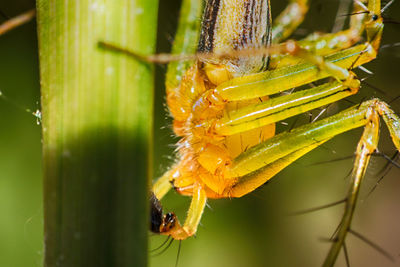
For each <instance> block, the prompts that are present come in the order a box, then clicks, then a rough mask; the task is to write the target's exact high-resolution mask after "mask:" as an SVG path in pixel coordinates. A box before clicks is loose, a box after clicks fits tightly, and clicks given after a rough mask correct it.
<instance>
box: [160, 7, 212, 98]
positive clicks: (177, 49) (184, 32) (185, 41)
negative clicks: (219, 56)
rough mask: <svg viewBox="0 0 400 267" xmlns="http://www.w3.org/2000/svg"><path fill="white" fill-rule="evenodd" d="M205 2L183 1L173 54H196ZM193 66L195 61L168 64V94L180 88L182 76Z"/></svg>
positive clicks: (166, 80) (166, 79) (166, 81)
mask: <svg viewBox="0 0 400 267" xmlns="http://www.w3.org/2000/svg"><path fill="white" fill-rule="evenodd" d="M203 5H204V1H199V0H184V1H182V6H181V11H180V15H179V22H178V29H177V31H176V35H175V40H174V43H173V46H172V53H173V54H175V55H180V54H194V53H195V52H196V46H195V45H193V44H197V43H198V39H199V35H200V24H201V21H200V20H199V19H198V18H200V17H201V14H202V12H203ZM192 65H193V61H187V60H186V61H183V60H180V61H171V62H170V63H169V64H168V69H167V74H166V78H165V84H166V87H167V93H168V91H169V90H173V89H175V88H176V87H178V86H179V84H180V82H181V79H182V76H183V75H185V72H186V70H187V69H189V68H190V66H192Z"/></svg>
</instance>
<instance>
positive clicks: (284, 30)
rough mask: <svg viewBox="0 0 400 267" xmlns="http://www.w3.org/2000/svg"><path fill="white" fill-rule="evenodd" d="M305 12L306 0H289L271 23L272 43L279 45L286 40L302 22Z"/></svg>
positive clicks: (306, 8) (306, 7) (306, 9)
mask: <svg viewBox="0 0 400 267" xmlns="http://www.w3.org/2000/svg"><path fill="white" fill-rule="evenodd" d="M307 11H308V0H291V1H290V3H289V4H288V5H287V6H286V8H285V9H284V10H283V11H282V12H281V13H280V14H279V16H278V17H277V18H276V19H275V20H274V22H273V25H272V42H273V43H280V42H282V41H283V40H285V39H286V38H288V37H289V36H290V35H291V34H292V33H293V32H294V31H295V30H296V29H297V27H298V26H299V25H300V23H302V22H303V20H304V16H305V15H306V13H307Z"/></svg>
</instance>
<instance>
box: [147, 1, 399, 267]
mask: <svg viewBox="0 0 400 267" xmlns="http://www.w3.org/2000/svg"><path fill="white" fill-rule="evenodd" d="M201 3H202V1H200V0H184V1H183V6H182V12H181V14H182V15H181V18H180V24H179V28H178V33H177V38H176V40H175V42H174V48H173V53H174V54H194V52H195V51H193V50H192V44H193V42H195V41H196V38H197V32H198V26H197V22H196V19H195V18H196V16H197V15H198V14H199V12H201V10H202V7H201ZM307 10H308V3H307V0H293V1H291V2H290V4H289V5H288V6H287V8H286V9H285V10H284V11H283V12H282V13H281V14H280V16H279V17H278V18H277V19H276V20H275V21H274V24H272V22H271V6H270V3H269V0H208V1H206V4H205V7H204V13H203V19H202V23H201V28H200V38H199V41H198V43H199V45H198V53H197V56H196V58H197V59H196V60H195V62H187V61H186V62H182V61H179V62H171V63H170V64H169V67H168V73H167V79H166V86H167V103H168V108H169V111H170V113H171V115H172V116H173V119H174V121H173V130H174V132H175V134H176V135H177V136H180V137H181V139H180V141H179V142H178V161H177V162H176V163H175V164H174V165H173V166H172V167H171V168H170V170H169V171H167V172H166V173H165V174H164V175H163V176H162V177H161V178H160V179H158V180H157V181H156V182H155V183H154V185H153V188H152V191H153V192H154V195H153V203H156V206H157V205H158V200H160V199H162V197H163V196H164V195H165V194H166V193H167V192H168V191H169V190H170V189H172V188H173V189H174V190H175V191H177V192H178V193H180V194H182V195H186V196H191V197H192V201H191V204H190V208H189V211H188V214H187V218H186V220H185V222H184V224H183V225H181V224H180V223H179V221H178V219H177V218H176V216H175V214H174V213H167V214H164V215H163V214H162V210H161V207H159V206H157V207H155V208H154V207H153V212H152V230H153V231H154V232H157V233H160V234H163V235H168V236H171V237H172V238H173V239H176V240H183V239H186V238H188V237H190V236H192V235H194V234H195V233H196V230H197V227H198V224H199V222H200V219H201V216H202V213H203V210H204V207H205V205H206V201H207V198H234V197H241V196H243V195H246V194H248V193H250V192H252V191H253V190H255V189H256V188H258V187H260V186H261V185H263V184H264V183H265V182H267V181H268V180H269V179H271V178H272V177H273V176H274V175H276V174H277V173H278V172H279V171H281V170H282V169H283V168H285V167H286V166H288V165H289V164H291V163H292V162H294V161H295V160H297V159H298V158H299V157H301V156H303V155H304V154H306V153H307V152H309V151H311V150H313V149H314V148H316V147H318V146H320V145H321V144H323V143H324V142H326V141H328V140H330V139H331V138H333V137H334V136H336V135H338V134H341V133H343V132H346V131H349V130H351V129H354V128H357V127H364V132H363V134H362V136H361V139H360V141H359V143H358V147H357V150H356V159H355V162H354V168H353V173H352V181H351V187H350V189H349V192H348V196H347V198H346V207H345V212H344V215H343V218H342V221H341V224H340V227H339V229H338V231H337V233H336V236H335V238H334V242H333V243H332V246H331V249H330V252H329V254H328V256H327V258H326V259H325V262H324V266H332V265H333V264H334V262H335V260H336V258H337V255H338V253H339V251H340V248H341V247H342V246H343V242H344V240H345V237H346V234H347V232H348V230H349V228H350V224H351V220H352V216H353V213H354V209H355V205H356V200H357V195H358V192H359V188H360V184H361V182H362V179H363V177H364V174H365V171H366V168H367V166H368V162H369V159H370V156H371V154H372V153H373V152H374V151H375V150H376V148H377V143H378V139H379V121H380V118H382V119H383V121H384V122H385V123H386V125H387V127H388V129H389V132H390V135H391V137H392V140H393V143H394V145H395V147H396V148H397V150H400V119H399V117H398V116H397V115H396V114H394V112H393V111H392V110H391V109H390V108H389V106H388V105H387V104H386V103H385V102H382V101H380V100H379V99H372V100H368V101H365V102H363V103H361V104H360V105H357V106H354V107H351V108H349V109H347V110H344V111H342V112H339V113H337V114H336V115H333V116H331V117H328V118H325V119H322V120H319V121H315V122H313V123H310V124H306V125H303V126H301V127H298V128H295V129H293V130H292V131H290V132H282V133H278V134H276V133H275V123H277V122H279V121H281V120H284V119H287V118H289V117H292V116H295V115H298V114H301V113H304V112H307V111H310V110H312V109H315V108H319V107H322V106H325V105H328V104H330V103H333V102H336V101H338V100H340V99H343V98H346V97H348V96H351V95H353V94H356V93H357V92H358V90H359V88H360V80H359V79H358V78H357V76H356V75H355V74H354V73H353V72H352V69H353V68H355V67H358V66H360V65H362V64H365V63H367V62H369V61H371V60H373V59H374V58H375V57H376V56H377V52H378V50H379V46H380V41H381V36H382V31H383V19H382V17H381V1H379V0H360V1H358V0H355V1H354V4H353V11H352V14H353V16H352V17H351V20H350V24H349V28H348V29H346V30H343V31H340V32H337V33H333V34H322V35H318V36H315V35H312V36H310V37H308V38H305V39H304V40H300V41H293V40H290V41H286V42H284V43H281V44H279V43H280V42H281V41H282V40H284V39H286V38H287V37H288V36H290V35H291V33H292V32H293V31H294V30H295V29H296V27H297V26H298V25H299V24H300V23H301V22H302V20H303V18H304V16H305V14H306V12H307ZM363 35H365V37H366V41H365V42H362V43H359V42H360V40H362V36H363ZM160 58H162V57H160ZM318 80H321V81H320V82H319V85H318V86H314V87H312V86H309V88H306V89H303V90H299V91H295V92H294V93H291V94H286V95H280V94H279V93H281V92H284V91H288V90H290V89H292V88H296V87H300V86H303V87H305V86H306V85H308V84H310V83H312V82H314V81H318ZM303 87H302V88H303Z"/></svg>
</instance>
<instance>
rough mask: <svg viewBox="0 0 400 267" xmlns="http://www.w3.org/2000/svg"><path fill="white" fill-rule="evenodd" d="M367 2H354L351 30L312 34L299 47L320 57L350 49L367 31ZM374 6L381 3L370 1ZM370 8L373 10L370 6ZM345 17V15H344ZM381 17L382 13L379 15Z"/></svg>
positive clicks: (300, 42) (301, 41)
mask: <svg viewBox="0 0 400 267" xmlns="http://www.w3.org/2000/svg"><path fill="white" fill-rule="evenodd" d="M363 2H364V3H365V2H366V1H353V10H352V12H351V15H350V16H351V18H350V24H349V28H348V29H345V30H341V31H338V32H336V33H326V34H318V33H317V34H315V33H312V34H310V35H309V36H307V37H306V38H304V39H303V40H300V41H299V45H300V46H301V47H303V48H305V49H307V50H310V51H313V52H314V53H316V54H318V55H327V54H330V53H333V52H335V51H338V50H341V49H344V48H348V47H350V46H352V45H353V44H355V43H356V42H358V41H359V40H360V39H361V35H362V33H363V31H364V30H365V21H366V20H367V19H368V12H369V11H368V9H367V10H365V8H366V7H365V5H364V3H363ZM370 2H371V4H373V5H377V4H378V5H379V4H380V3H377V2H373V1H370ZM370 8H372V7H371V6H370ZM343 15H345V14H343ZM378 15H380V12H379V13H378Z"/></svg>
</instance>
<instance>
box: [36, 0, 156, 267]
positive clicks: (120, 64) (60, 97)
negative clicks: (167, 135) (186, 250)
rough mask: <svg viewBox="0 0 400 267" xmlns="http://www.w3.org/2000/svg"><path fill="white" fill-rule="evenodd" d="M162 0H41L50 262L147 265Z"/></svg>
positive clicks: (47, 239)
mask: <svg viewBox="0 0 400 267" xmlns="http://www.w3.org/2000/svg"><path fill="white" fill-rule="evenodd" d="M157 5H158V4H157V0H131V1H128V0H80V1H67V0H39V1H38V2H37V11H38V34H39V50H40V51H39V53H40V55H39V57H40V69H41V70H40V75H41V94H42V96H41V101H42V118H43V120H42V125H43V126H42V127H43V128H42V129H43V168H44V213H45V218H44V220H45V221H44V223H45V259H44V262H45V266H146V264H147V230H148V199H147V190H148V177H149V176H151V166H152V165H151V158H152V157H151V156H152V155H151V151H152V149H151V140H152V136H151V133H152V118H153V107H152V102H153V68H152V67H151V66H149V65H146V64H143V63H141V62H137V61H135V60H133V59H131V58H129V57H127V56H126V55H123V54H117V53H113V52H110V51H107V50H104V49H100V48H99V47H98V42H99V41H101V40H103V41H112V42H113V43H116V44H120V45H121V47H129V48H130V49H132V50H133V51H138V52H140V53H142V54H151V53H154V47H155V36H156V35H155V34H156V23H157Z"/></svg>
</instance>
